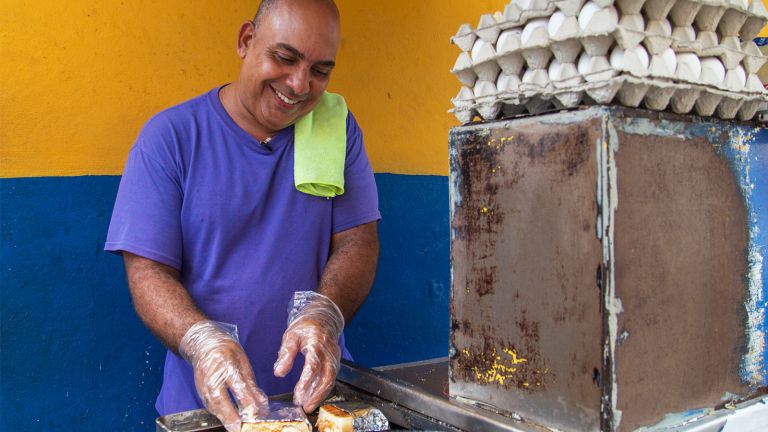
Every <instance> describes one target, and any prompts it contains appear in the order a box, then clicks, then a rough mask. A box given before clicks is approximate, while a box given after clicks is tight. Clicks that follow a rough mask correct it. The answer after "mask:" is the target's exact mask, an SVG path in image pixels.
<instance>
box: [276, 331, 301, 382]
mask: <svg viewBox="0 0 768 432" xmlns="http://www.w3.org/2000/svg"><path fill="white" fill-rule="evenodd" d="M299 348H300V346H299V336H298V335H296V334H295V333H293V332H291V331H290V330H288V331H286V332H285V334H284V335H283V343H282V345H280V351H278V356H277V361H276V362H275V366H274V373H275V376H276V377H284V376H286V375H288V372H290V371H291V368H293V361H294V360H295V359H296V354H298V352H299Z"/></svg>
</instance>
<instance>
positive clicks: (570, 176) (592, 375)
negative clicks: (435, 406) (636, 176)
mask: <svg viewBox="0 0 768 432" xmlns="http://www.w3.org/2000/svg"><path fill="white" fill-rule="evenodd" d="M600 131H601V120H600V119H599V118H593V119H592V120H589V121H587V123H581V122H574V121H573V119H563V120H562V121H560V122H554V123H553V122H547V121H546V120H545V121H541V120H537V119H527V120H520V121H508V122H497V123H491V124H487V125H485V126H482V127H477V128H471V129H467V130H456V131H455V132H454V133H453V134H452V135H451V148H452V151H453V154H452V158H451V164H452V165H451V167H452V169H451V172H452V179H451V181H452V188H453V190H452V196H453V205H452V208H453V211H454V213H453V218H452V234H451V235H452V262H453V292H452V295H453V298H452V302H451V305H452V309H451V315H452V333H451V334H452V345H453V349H454V350H455V352H454V355H453V356H452V359H451V385H450V388H451V394H452V395H454V396H459V397H465V398H469V399H472V400H475V401H478V402H481V403H484V404H488V405H491V406H493V407H495V408H497V409H501V410H504V411H511V412H520V413H525V415H524V416H525V418H526V419H527V420H532V421H535V422H541V423H547V424H551V425H554V426H557V427H561V428H564V429H576V430H588V429H596V428H597V426H598V424H599V404H600V397H601V390H600V376H601V374H602V373H603V372H602V360H601V349H602V337H601V331H600V328H601V317H600V302H601V299H600V292H599V289H598V286H597V283H596V272H597V271H598V268H599V266H600V264H601V260H602V246H601V243H600V241H599V240H598V239H597V237H596V235H595V230H596V227H595V214H596V211H597V204H596V197H595V184H596V176H597V163H596V152H595V145H596V143H597V142H598V141H599V140H600ZM563 214H567V215H569V216H568V217H563V216H562V215H563ZM542 239H546V241H542Z"/></svg>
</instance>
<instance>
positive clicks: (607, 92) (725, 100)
mask: <svg viewBox="0 0 768 432" xmlns="http://www.w3.org/2000/svg"><path fill="white" fill-rule="evenodd" d="M550 84H551V85H547V86H545V87H543V88H540V89H539V90H538V91H535V89H533V88H532V87H528V88H527V87H526V86H524V85H523V84H522V83H521V84H520V85H519V87H517V90H515V87H514V86H511V87H509V88H507V89H504V90H497V92H496V93H495V94H485V95H484V96H482V97H478V98H474V99H473V98H472V97H471V89H468V88H466V87H465V88H462V90H461V91H460V92H459V95H457V97H456V98H454V99H453V105H454V108H453V109H452V110H450V112H452V113H454V115H456V117H457V118H458V119H459V121H461V122H462V123H466V122H468V121H471V119H472V118H473V117H474V115H476V114H479V115H480V116H481V117H482V118H483V119H484V120H493V119H495V118H497V116H498V115H499V114H500V113H503V115H505V116H510V115H518V114H523V113H531V114H537V113H540V112H545V111H547V110H550V109H563V108H574V107H576V106H578V105H581V104H586V105H594V104H599V105H609V104H614V105H622V106H628V107H640V108H647V109H651V110H655V111H672V112H675V113H678V114H689V113H690V114H697V115H700V116H705V117H711V116H715V117H719V118H722V119H726V120H730V119H735V118H738V119H740V120H744V121H747V120H751V119H753V118H754V117H755V115H756V114H757V112H758V110H759V109H760V107H761V106H762V105H764V104H766V102H768V95H767V94H766V93H765V92H764V91H763V92H754V93H743V92H733V91H728V90H722V89H719V88H714V87H711V86H704V85H700V84H692V83H681V82H675V81H671V80H663V79H658V78H639V77H634V76H631V75H627V74H623V75H617V76H614V77H611V78H609V79H606V80H602V81H592V82H589V81H583V82H581V83H579V84H575V85H571V86H567V87H562V86H558V85H557V82H550Z"/></svg>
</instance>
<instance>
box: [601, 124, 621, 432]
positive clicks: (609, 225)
mask: <svg viewBox="0 0 768 432" xmlns="http://www.w3.org/2000/svg"><path fill="white" fill-rule="evenodd" d="M602 130H603V135H602V137H601V139H600V141H599V142H597V143H596V146H597V148H598V149H599V153H598V158H597V163H598V167H597V168H598V172H599V178H598V215H599V216H598V219H599V220H600V221H601V222H599V225H600V231H599V233H598V238H600V239H601V240H602V244H603V265H604V266H605V268H606V270H607V273H608V274H607V276H608V277H607V279H606V280H605V281H604V282H603V283H604V284H605V285H604V292H603V307H604V308H605V311H606V314H607V335H606V336H607V338H606V340H605V344H604V346H603V360H604V362H603V364H604V367H605V368H606V369H607V370H606V372H607V373H608V379H607V380H606V381H605V386H606V387H605V388H604V390H603V404H602V407H601V411H602V418H603V423H604V424H603V427H604V428H606V429H611V430H617V429H618V428H619V424H620V423H621V411H620V410H619V409H618V407H617V404H618V391H619V390H618V383H617V380H616V365H615V361H614V359H615V358H616V344H617V342H618V338H619V323H618V321H619V314H621V313H622V312H623V311H624V309H623V307H622V304H621V300H620V299H619V298H617V297H616V282H615V257H614V249H615V248H614V239H615V237H614V216H615V214H616V210H617V209H618V185H617V178H618V173H617V172H616V159H615V154H616V152H617V151H618V150H619V140H618V136H617V134H616V129H615V127H614V125H613V122H611V121H610V120H609V117H608V116H606V117H604V118H603V127H602Z"/></svg>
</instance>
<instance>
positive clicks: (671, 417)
mask: <svg viewBox="0 0 768 432" xmlns="http://www.w3.org/2000/svg"><path fill="white" fill-rule="evenodd" d="M714 412H715V410H713V409H712V408H701V409H694V410H688V411H685V412H682V413H674V414H667V415H666V416H664V418H663V419H662V420H661V421H660V422H658V423H656V424H655V425H652V426H648V427H641V428H640V429H637V430H636V431H635V432H662V431H672V430H678V428H681V427H683V426H685V425H688V424H690V423H693V422H695V421H697V420H701V419H703V418H704V417H706V416H708V415H710V414H712V413H714Z"/></svg>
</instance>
